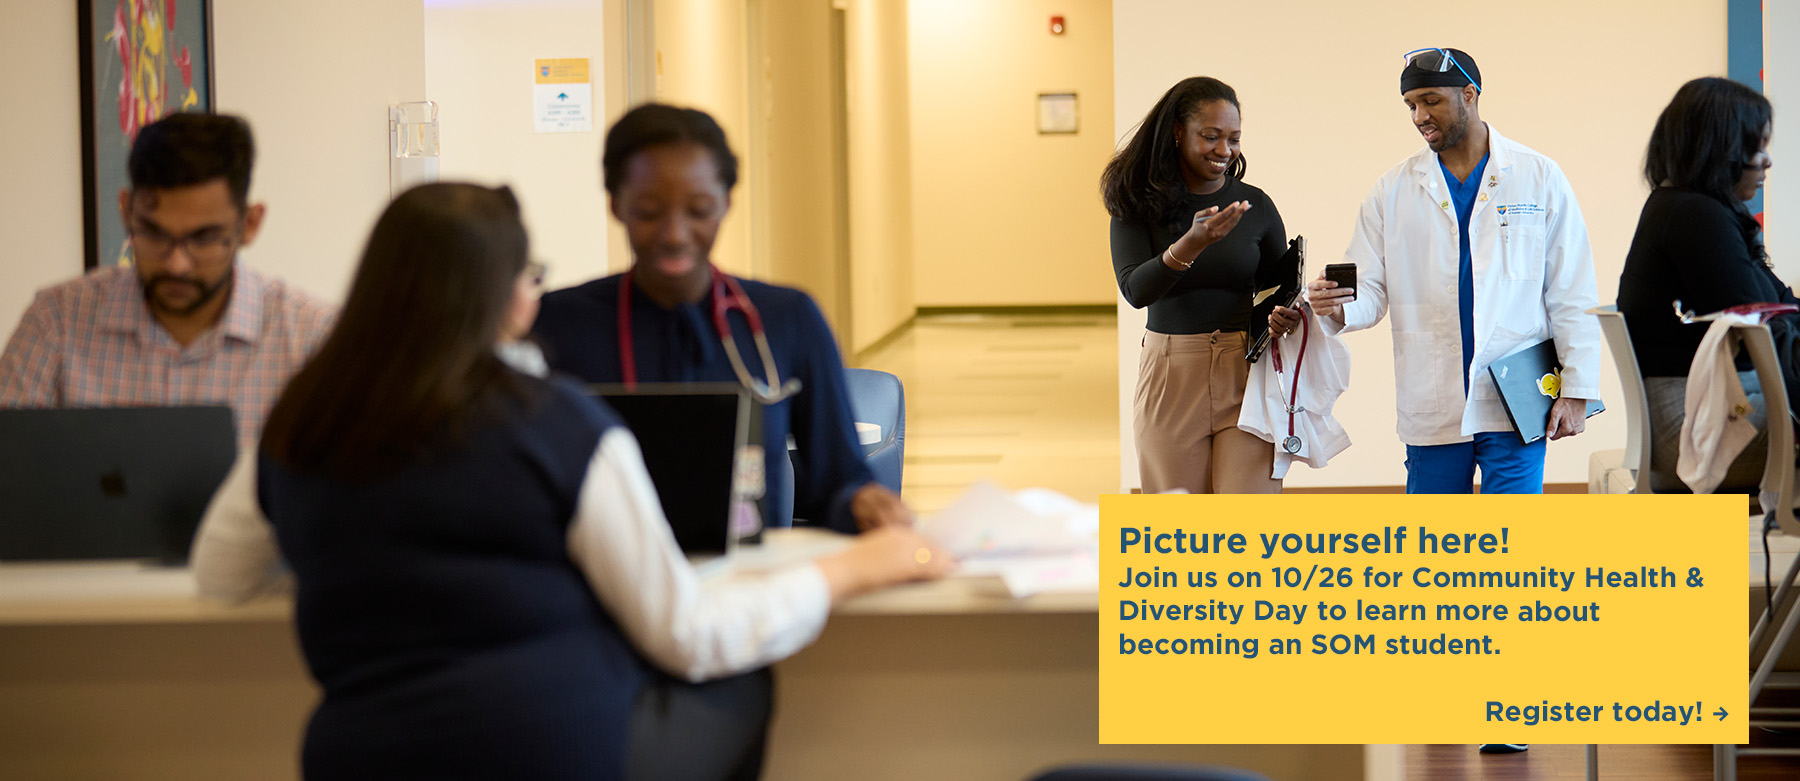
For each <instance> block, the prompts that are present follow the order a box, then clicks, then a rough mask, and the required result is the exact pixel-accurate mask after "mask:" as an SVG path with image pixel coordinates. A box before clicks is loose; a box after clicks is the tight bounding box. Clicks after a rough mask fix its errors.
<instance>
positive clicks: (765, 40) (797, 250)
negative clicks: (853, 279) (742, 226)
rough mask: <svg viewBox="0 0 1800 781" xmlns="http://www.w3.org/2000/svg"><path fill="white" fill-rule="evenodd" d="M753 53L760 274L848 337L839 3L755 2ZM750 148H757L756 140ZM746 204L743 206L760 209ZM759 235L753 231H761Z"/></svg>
mask: <svg viewBox="0 0 1800 781" xmlns="http://www.w3.org/2000/svg"><path fill="white" fill-rule="evenodd" d="M749 8H750V13H751V14H752V15H753V20H752V22H751V25H750V36H751V37H750V41H749V46H750V48H751V50H752V51H753V52H755V55H756V56H755V57H754V59H753V63H754V67H753V68H751V74H750V76H751V79H752V80H753V86H752V88H751V94H752V96H753V98H752V102H751V105H750V111H751V112H752V117H751V125H752V129H751V136H750V137H748V138H746V139H739V138H737V137H734V138H733V139H732V140H733V143H734V144H737V145H738V146H739V148H740V149H743V148H744V147H745V146H748V147H749V148H750V150H751V152H752V155H751V158H750V159H751V160H752V162H753V164H752V171H751V173H752V180H753V182H752V191H753V192H755V197H756V199H757V203H756V204H754V205H753V210H752V211H753V214H754V215H755V216H757V217H760V218H761V222H759V223H758V227H759V228H760V229H761V231H760V234H759V235H754V236H753V238H752V240H753V241H756V242H757V243H758V244H759V245H760V250H761V251H760V253H759V258H766V261H763V262H759V264H758V266H757V269H758V271H759V272H761V274H760V275H761V276H763V277H764V278H766V279H768V280H769V281H771V282H775V283H778V284H783V285H789V286H792V287H797V288H800V289H801V290H804V291H806V292H807V294H808V295H810V296H812V297H813V300H814V301H817V302H818V304H819V309H820V310H821V311H823V312H824V313H825V319H826V321H827V322H829V323H831V324H832V325H833V327H834V328H835V329H836V331H837V335H838V337H839V338H840V340H841V339H842V338H843V337H844V336H845V322H844V317H843V315H844V309H845V306H846V305H845V302H844V301H843V300H842V299H843V296H842V295H841V290H840V285H841V283H842V282H843V281H844V279H843V270H842V269H840V268H839V258H838V253H839V249H838V241H839V239H840V236H839V231H840V230H841V226H840V225H838V220H837V219H836V212H835V210H836V208H837V206H838V203H837V202H838V199H837V198H836V186H837V184H836V181H837V180H836V176H835V168H834V166H836V165H837V164H838V159H839V149H838V145H839V143H840V140H839V139H838V138H837V137H836V134H835V133H834V132H833V129H832V122H833V117H834V116H835V113H836V111H837V110H838V106H839V103H840V102H841V100H842V98H841V97H840V96H839V95H838V94H837V93H836V89H835V83H834V81H833V78H832V68H833V66H834V62H835V60H836V57H835V54H836V50H835V49H834V48H833V43H832V34H831V16H832V13H833V11H832V8H831V0H752V2H750V3H749ZM746 142H747V143H746ZM747 200H748V199H740V200H739V201H737V203H736V205H737V206H739V207H742V206H747V205H752V204H749V203H747V202H746V201H747ZM755 233H757V232H756V231H753V234H755Z"/></svg>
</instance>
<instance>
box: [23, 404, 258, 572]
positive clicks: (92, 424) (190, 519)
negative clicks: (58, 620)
mask: <svg viewBox="0 0 1800 781" xmlns="http://www.w3.org/2000/svg"><path fill="white" fill-rule="evenodd" d="M236 457H237V429H236V428H235V427H234V426H233V424H232V415H231V409H230V408H228V407H113V408H103V409H18V410H0V465H4V466H0V559H4V560H14V561H31V560H55V559H144V558H148V559H156V560H158V561H160V562H165V563H181V562H184V561H186V560H187V555H188V547H189V546H190V545H191V544H192V543H193V540H194V530H195V529H196V528H197V527H198V526H199V524H200V517H201V516H202V515H203V514H204V513H205V512H206V505H207V503H208V502H210V501H212V496H213V492H214V491H216V490H217V489H218V487H219V484H220V483H222V482H224V481H225V475H226V473H228V472H230V471H231V464H232V461H233V460H234V459H235V458H236Z"/></svg>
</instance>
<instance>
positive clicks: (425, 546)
mask: <svg viewBox="0 0 1800 781" xmlns="http://www.w3.org/2000/svg"><path fill="white" fill-rule="evenodd" d="M541 283H542V269H541V267H537V266H536V264H528V263H527V261H526V236H525V229H524V227H523V225H522V224H521V223H520V220H519V208H518V204H517V202H516V201H515V200H514V199H513V196H512V194H511V192H509V191H508V190H506V189H504V188H501V189H498V190H490V189H486V188H482V187H476V186H473V185H466V184H432V185H425V186H422V187H418V188H415V189H413V190H410V191H408V192H406V193H404V194H402V195H401V196H400V197H399V198H398V199H396V200H395V201H394V202H393V203H392V204H391V205H390V206H389V207H388V209H387V211H386V212H385V213H384V214H383V215H382V216H381V219H380V221H379V222H378V223H377V224H376V226H375V230H374V234H373V235H372V236H371V237H370V239H369V244H368V248H367V249H366V251H365V252H364V255H363V258H362V264H361V266H360V267H359V268H358V270H357V273H356V278H355V281H354V284H353V286H352V288H351V290H350V294H349V299H348V301H347V302H346V303H345V305H344V309H343V314H342V316H341V317H340V318H339V320H338V322H337V326H336V328H335V330H333V331H332V333H331V335H330V336H329V337H328V339H327V340H326V342H325V343H324V345H323V346H322V347H321V348H320V350H319V352H318V353H317V354H316V355H315V356H314V357H313V358H312V360H311V361H310V362H308V363H307V365H306V366H305V368H304V369H302V370H301V371H300V373H299V374H298V375H296V376H295V378H294V379H293V381H292V382H291V383H290V384H289V385H288V387H287V389H286V391H285V392H284V393H283V394H282V396H281V399H280V401H279V402H277V403H276V405H275V408H274V410H273V412H272V413H271V414H270V416H269V421H268V425H267V427H266V429H265V430H264V432H263V439H262V442H261V445H260V447H259V449H258V450H257V451H256V452H254V453H248V454H245V455H244V456H242V457H241V458H240V459H239V462H238V464H237V466H236V467H235V468H234V469H233V471H232V473H231V475H230V477H228V478H227V480H226V482H225V484H224V486H223V487H222V488H221V490H220V493H219V495H218V496H217V497H216V498H215V499H214V501H213V505H212V507H211V508H209V510H208V513H207V516H206V519H205V520H204V522H203V524H202V527H201V530H200V533H199V536H198V538H197V540H196V542H195V545H194V555H193V567H194V574H195V577H196V579H197V580H198V582H199V585H200V590H201V593H202V594H204V595H207V596H211V597H215V598H222V599H227V600H241V599H246V598H248V597H251V596H254V595H255V594H257V593H260V592H262V591H264V590H267V589H268V588H270V587H272V586H274V585H276V584H277V583H279V582H280V581H281V580H282V578H283V576H280V575H279V574H278V573H279V571H280V566H279V562H280V561H282V560H283V559H284V558H285V560H286V562H287V564H288V566H289V567H291V569H292V573H293V581H294V588H295V623H296V625H297V629H298V634H299V639H300V645H301V648H302V650H303V651H304V653H305V656H306V661H307V665H308V667H309V668H310V670H311V672H312V674H313V677H315V678H316V679H317V680H318V682H319V684H320V686H321V688H322V689H323V690H324V698H323V700H322V701H321V702H320V703H319V705H318V708H317V710H315V711H314V713H313V715H312V719H311V721H310V722H309V724H308V726H307V729H306V735H305V742H304V747H303V750H302V769H303V771H304V774H305V776H306V777H307V778H309V779H326V778H329V779H344V778H381V779H396V778H420V779H424V778H431V779H444V778H471V779H473V778H481V779H487V778H534V779H549V778H566V779H594V778H620V777H630V778H727V777H730V778H746V777H748V778H753V777H755V776H756V774H757V772H758V771H759V770H760V762H761V746H762V737H763V730H764V727H765V725H766V723H767V718H768V715H769V700H768V697H769V692H768V690H767V678H766V676H739V677H737V678H732V679H729V680H727V681H724V682H722V683H717V684H706V685H699V686H694V685H687V684H669V683H668V682H666V681H663V682H661V683H659V684H657V685H647V684H651V682H653V681H657V680H658V676H656V675H654V673H653V672H652V671H651V670H650V669H649V665H654V666H655V667H657V668H660V669H661V670H663V671H666V672H667V673H669V674H672V675H674V676H679V677H681V678H683V679H686V680H688V681H700V680H704V679H711V678H718V677H720V676H728V675H733V674H736V673H741V672H743V671H746V670H752V669H755V668H759V667H762V666H764V665H768V664H770V663H772V662H774V661H776V660H778V659H781V658H783V657H786V656H788V655H790V654H792V653H794V652H795V651H797V650H799V649H800V648H801V647H803V646H805V645H807V644H808V643H810V642H812V640H813V639H814V638H815V637H816V636H817V635H818V633H819V630H820V629H821V627H822V626H823V624H824V622H825V618H826V614H827V612H828V611H829V609H830V606H831V604H832V603H833V602H836V601H838V600H840V599H843V598H844V597H846V596H849V595H851V594H855V593H858V592H861V591H866V590H869V589H872V588H877V587H880V586H884V585H887V584H891V583H896V582H900V581H904V580H911V579H918V578H929V577H936V576H939V575H941V574H942V572H943V571H944V566H945V564H946V562H945V561H944V557H942V556H928V555H922V554H921V551H922V550H923V551H926V552H929V551H930V547H929V545H928V544H927V543H926V542H925V541H924V540H923V539H922V538H921V537H919V536H918V535H917V534H916V533H914V532H912V531H911V530H909V529H883V530H880V531H878V532H875V533H872V534H869V535H864V536H863V537H861V538H860V539H859V540H858V541H856V542H855V543H854V544H853V545H852V546H851V547H850V548H849V549H848V550H847V551H845V552H842V553H839V554H836V555H832V556H828V557H825V558H822V559H819V560H818V561H816V562H813V563H805V564H800V565H797V566H792V567H789V568H787V569H783V570H778V571H775V572H772V573H768V574H766V575H758V576H747V575H746V576H737V577H733V578H728V579H714V580H708V581H706V582H702V581H700V579H699V578H698V577H696V575H695V573H694V571H693V569H692V568H691V567H690V566H689V565H688V563H687V560H686V559H684V558H683V557H682V555H681V552H680V551H679V550H678V549H677V548H676V544H675V539H674V535H673V533H672V532H671V531H670V529H669V526H668V523H667V521H666V520H665V519H664V518H663V515H662V509H661V505H660V504H659V503H658V501H657V497H656V493H655V489H654V487H653V486H652V485H651V482H650V479H649V476H648V475H647V474H646V472H645V470H644V465H643V462H642V459H641V457H640V455H639V450H638V446H637V443H636V441H635V440H634V439H633V438H632V436H631V433H630V432H629V431H627V430H626V429H625V427H624V426H623V425H621V424H620V423H619V421H618V419H617V418H616V417H615V416H614V414H613V413H612V412H611V411H610V410H609V409H607V408H606V406H605V405H604V404H603V403H601V402H598V401H596V400H594V399H592V398H590V397H588V396H587V395H586V394H585V393H584V392H583V390H582V389H581V388H580V387H578V386H576V385H575V384H573V383H570V382H566V381H559V380H553V379H545V378H543V377H539V376H533V375H532V374H528V373H521V372H520V371H516V370H514V369H513V368H510V367H509V366H508V365H507V364H506V363H504V362H503V361H502V359H501V358H500V357H498V353H497V348H499V347H500V346H501V345H502V344H504V343H507V342H509V341H511V340H516V339H518V338H520V337H522V336H524V335H525V333H526V331H527V329H528V328H529V326H530V324H531V322H532V318H533V316H534V314H535V311H536V307H537V294H538V287H539V286H540V285H541ZM926 562H929V563H926ZM646 663H648V664H646ZM640 692H645V693H647V694H644V695H642V696H641V695H640Z"/></svg>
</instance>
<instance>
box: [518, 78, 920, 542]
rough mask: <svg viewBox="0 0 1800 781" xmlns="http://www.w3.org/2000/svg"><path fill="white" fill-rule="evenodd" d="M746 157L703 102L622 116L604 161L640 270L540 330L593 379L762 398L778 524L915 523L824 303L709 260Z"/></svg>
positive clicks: (556, 297)
mask: <svg viewBox="0 0 1800 781" xmlns="http://www.w3.org/2000/svg"><path fill="white" fill-rule="evenodd" d="M737 166H738V162H737V155H735V154H733V153H732V151H731V147H730V145H729V144H728V143H727V141H726V139H725V131H724V130H722V129H720V128H719V124H718V123H717V122H715V121H713V118H712V117H710V116H708V115H707V114H706V113H705V112H703V111H698V110H695V109H690V108H678V107H675V106H666V105H660V104H655V103H650V104H645V105H642V106H639V107H637V108H634V109H632V110H631V111H629V112H627V113H626V114H625V116H623V117H620V118H619V121H618V122H617V123H615V124H614V125H613V126H612V128H611V129H610V130H608V131H607V133H606V149H605V152H604V154H603V156H602V159H601V169H602V173H603V175H604V179H605V186H606V195H607V204H608V207H609V209H610V211H611V212H612V216H613V217H614V218H615V219H617V220H618V221H619V222H620V223H621V224H622V225H624V227H625V233H626V236H627V237H628V238H629V240H630V242H631V255H632V258H631V268H630V269H628V270H626V271H625V273H623V274H615V275H613V276H610V277H604V278H601V279H596V280H593V281H591V282H588V283H586V284H583V285H580V286H577V287H572V288H569V289H566V290H558V291H556V292H554V293H550V294H548V295H546V296H544V305H543V310H542V311H541V312H540V313H539V314H538V319H537V325H536V328H535V335H536V337H537V339H538V341H540V342H541V343H542V344H543V345H544V352H545V354H546V356H547V357H548V359H549V361H550V366H551V367H552V368H554V369H556V370H557V371H560V372H566V373H568V374H571V375H574V376H576V377H579V378H581V379H583V380H586V381H588V382H596V383H627V384H630V383H634V382H725V383H734V384H743V385H744V386H746V387H749V388H750V389H751V390H752V392H753V393H754V394H755V395H756V396H757V397H758V398H759V400H760V401H761V402H762V404H763V407H762V414H763V438H762V443H761V444H762V446H763V452H764V454H765V457H764V459H763V469H764V475H765V479H764V485H765V486H766V487H767V495H768V496H769V497H770V498H771V501H770V502H769V504H770V513H771V515H772V516H773V517H771V518H770V519H769V525H771V526H787V525H790V524H791V523H792V520H793V519H794V518H802V519H805V520H806V521H808V522H810V523H812V524H815V525H821V526H828V527H830V528H833V529H836V530H838V531H843V532H855V531H857V530H859V529H870V528H874V527H878V526H885V525H891V524H900V525H910V524H911V523H912V512H911V511H910V510H909V509H907V507H906V505H905V504H904V503H902V502H901V501H900V497H899V495H898V494H896V493H894V492H893V491H890V490H888V489H887V488H886V487H884V486H882V484H881V483H878V482H876V481H875V475H874V473H873V472H871V471H870V469H869V466H868V463H867V462H866V461H864V460H863V453H862V448H861V446H859V445H858V444H857V440H856V431H855V427H854V424H853V423H852V421H851V414H850V398H849V395H848V392H847V391H846V390H845V379H844V364H843V361H842V359H840V358H839V356H838V351H837V341H836V339H835V338H833V336H832V334H831V327H830V326H829V325H827V324H826V323H825V317H824V316H823V315H821V314H820V313H819V307H818V306H817V305H816V304H814V303H813V300H812V299H811V298H809V297H807V295H806V294H805V293H803V292H801V291H799V290H796V289H794V288H790V287H782V286H779V285H771V284H768V283H765V282H757V281H754V280H749V279H745V280H739V279H736V278H733V277H731V276H729V275H727V274H725V273H724V272H723V271H720V270H719V269H718V268H716V267H715V266H713V264H712V248H713V241H714V239H716V238H717V237H718V234H719V226H720V224H721V223H722V222H723V221H724V219H725V214H726V212H727V211H729V210H730V208H731V188H732V187H733V186H735V185H736V184H737V170H738V169H737ZM733 310H736V311H735V313H734V312H733ZM769 362H773V364H774V366H769V365H768V364H769ZM796 388H797V392H795V390H796ZM790 432H791V433H792V434H793V440H794V445H795V449H794V451H793V454H792V464H793V474H792V478H791V480H792V485H791V486H790V484H789V481H790V477H789V474H788V470H787V466H786V465H787V463H788V456H786V455H785V454H787V453H788V444H787V443H788V434H789V433H790ZM790 496H791V497H792V504H791V509H790V508H789V507H787V506H784V505H785V500H786V499H787V498H788V497H790Z"/></svg>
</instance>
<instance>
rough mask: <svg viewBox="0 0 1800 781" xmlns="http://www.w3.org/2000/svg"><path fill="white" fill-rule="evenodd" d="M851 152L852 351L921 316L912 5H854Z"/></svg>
mask: <svg viewBox="0 0 1800 781" xmlns="http://www.w3.org/2000/svg"><path fill="white" fill-rule="evenodd" d="M845 13H846V22H845V33H844V38H845V51H846V59H847V60H848V62H847V68H846V70H847V71H848V73H847V75H846V79H845V80H846V82H847V89H846V91H847V93H848V94H847V103H848V112H849V128H850V132H849V141H850V148H849V158H850V302H851V311H850V321H851V328H850V349H851V351H853V352H854V351H859V350H862V349H864V348H867V347H868V346H869V345H871V344H873V343H874V342H875V341H876V340H878V339H880V338H882V337H883V336H886V335H888V334H890V333H892V332H893V331H894V329H896V328H899V327H900V326H902V325H904V324H905V323H906V322H907V321H908V320H909V319H911V317H912V315H913V308H914V303H913V273H914V271H913V234H912V193H913V188H912V170H911V168H912V150H911V133H910V130H911V128H910V122H909V117H910V116H911V111H910V103H911V100H910V98H909V96H910V95H911V89H910V86H909V84H908V83H907V70H908V68H907V59H906V56H907V3H905V2H898V0H850V2H848V3H846V10H845Z"/></svg>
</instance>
